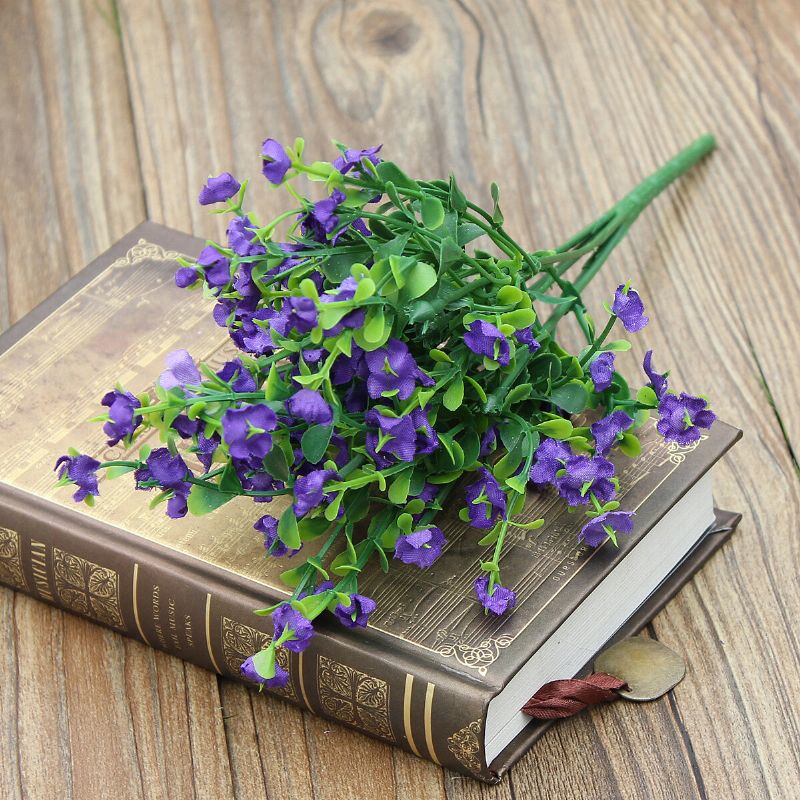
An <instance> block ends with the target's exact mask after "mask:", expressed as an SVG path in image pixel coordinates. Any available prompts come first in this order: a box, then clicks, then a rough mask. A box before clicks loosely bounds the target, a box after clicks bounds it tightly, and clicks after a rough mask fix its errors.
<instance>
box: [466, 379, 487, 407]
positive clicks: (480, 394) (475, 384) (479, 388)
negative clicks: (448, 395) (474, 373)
mask: <svg viewBox="0 0 800 800" xmlns="http://www.w3.org/2000/svg"><path fill="white" fill-rule="evenodd" d="M464 380H465V381H466V382H467V383H468V384H469V385H470V386H471V387H472V388H473V389H474V390H475V391H476V392H477V394H478V397H479V398H480V401H481V403H485V402H486V401H487V400H488V399H489V398H488V397H487V396H486V392H485V391H484V390H483V386H481V385H480V384H479V383H478V381H476V380H475V378H472V377H470V376H469V375H465V376H464Z"/></svg>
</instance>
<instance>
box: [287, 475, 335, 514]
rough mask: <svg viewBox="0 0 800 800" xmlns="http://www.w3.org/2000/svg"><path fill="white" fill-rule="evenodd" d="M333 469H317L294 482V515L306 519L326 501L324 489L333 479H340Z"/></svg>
mask: <svg viewBox="0 0 800 800" xmlns="http://www.w3.org/2000/svg"><path fill="white" fill-rule="evenodd" d="M338 477H339V473H338V472H336V470H333V469H315V470H312V471H311V472H309V473H308V475H301V476H300V477H298V478H297V480H296V481H295V482H294V513H295V516H296V517H304V516H305V515H306V514H308V512H309V511H311V510H312V509H314V508H316V507H317V506H318V505H320V503H322V502H323V501H324V500H325V499H326V495H325V492H324V491H323V487H324V485H325V483H326V482H327V481H329V480H331V478H338Z"/></svg>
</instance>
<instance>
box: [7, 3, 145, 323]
mask: <svg viewBox="0 0 800 800" xmlns="http://www.w3.org/2000/svg"><path fill="white" fill-rule="evenodd" d="M0 64H2V70H3V76H4V79H3V81H0V126H2V129H3V131H4V135H3V136H2V137H0V159H2V163H3V171H2V175H1V176H0V186H1V187H2V190H3V197H4V198H6V202H4V203H3V207H2V209H0V230H2V235H1V236H0V285H1V286H2V290H0V291H2V294H0V328H5V327H7V326H8V325H9V324H10V323H11V322H14V321H16V320H17V319H19V318H20V317H21V316H22V315H23V314H25V313H26V312H27V311H29V310H30V309H31V308H32V307H33V306H34V305H36V304H37V303H39V302H40V301H41V300H43V299H44V298H45V297H46V296H47V295H48V294H50V293H51V292H52V291H53V290H54V289H56V288H57V287H58V286H59V285H60V284H62V283H63V282H64V281H65V280H66V279H67V278H68V277H69V276H70V275H71V274H74V273H75V272H77V271H78V270H79V269H80V268H81V267H83V266H84V265H85V264H86V263H87V261H89V260H90V259H91V258H93V257H94V256H96V255H98V254H99V253H100V252H102V251H103V250H105V249H106V248H107V247H109V246H110V245H111V244H112V242H114V241H115V240H116V239H118V238H119V237H120V236H121V235H122V234H124V233H125V232H127V231H128V230H130V229H131V228H132V227H133V226H134V225H135V224H137V223H138V222H141V220H142V219H143V218H144V205H143V202H142V199H143V197H142V190H141V184H140V181H139V168H138V164H137V158H136V142H135V138H134V133H133V128H132V125H131V116H130V108H129V105H128V95H127V91H126V88H125V87H126V79H125V67H124V64H123V61H122V58H121V53H120V47H119V37H118V35H117V31H116V28H115V23H114V17H113V6H112V5H111V3H105V4H101V3H95V2H93V0H85V2H69V3H61V2H59V0H36V2H33V3H3V4H2V5H1V6H0ZM33 274H35V276H36V278H35V280H32V279H31V277H32V275H33Z"/></svg>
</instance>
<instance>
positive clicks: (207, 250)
mask: <svg viewBox="0 0 800 800" xmlns="http://www.w3.org/2000/svg"><path fill="white" fill-rule="evenodd" d="M197 265H198V266H199V267H201V268H202V274H203V278H204V280H205V282H206V283H207V284H208V286H209V288H210V289H211V290H215V289H216V290H217V292H215V293H216V294H218V293H219V291H220V290H224V289H226V288H227V286H228V284H229V283H230V282H231V262H230V261H229V260H228V259H227V258H226V257H225V256H223V255H222V254H221V253H220V252H219V251H218V250H217V249H216V248H215V247H212V246H211V245H208V246H207V247H204V248H203V249H202V250H201V251H200V255H199V256H198V257H197Z"/></svg>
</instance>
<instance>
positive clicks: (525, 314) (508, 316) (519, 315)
mask: <svg viewBox="0 0 800 800" xmlns="http://www.w3.org/2000/svg"><path fill="white" fill-rule="evenodd" d="M500 321H501V322H503V323H504V324H506V325H513V326H514V327H515V328H516V329H517V330H521V329H522V328H529V327H530V326H531V325H533V323H534V322H535V321H536V312H535V311H534V310H533V309H532V308H518V309H517V310H516V311H508V312H506V313H505V314H501V315H500Z"/></svg>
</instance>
